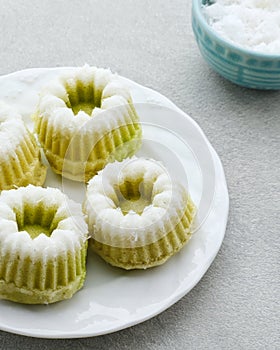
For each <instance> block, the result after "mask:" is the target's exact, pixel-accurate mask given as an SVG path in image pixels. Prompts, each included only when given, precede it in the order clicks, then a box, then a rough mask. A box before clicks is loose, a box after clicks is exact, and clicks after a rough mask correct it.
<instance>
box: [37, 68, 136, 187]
mask: <svg viewBox="0 0 280 350" xmlns="http://www.w3.org/2000/svg"><path fill="white" fill-rule="evenodd" d="M34 120H35V131H36V133H37V134H38V139H39V141H40V143H41V145H42V147H43V149H44V152H45V155H46V157H47V159H48V161H49V163H50V166H51V167H52V169H53V170H54V171H55V172H56V173H58V174H62V176H64V177H66V178H69V179H72V180H76V181H84V182H87V181H88V180H89V179H90V178H91V177H92V176H93V175H95V174H96V173H97V171H99V170H100V169H102V168H103V167H104V166H105V165H106V164H107V163H108V162H112V161H115V160H118V161H121V160H123V159H124V158H126V157H129V156H132V155H133V154H134V153H135V152H136V151H137V150H138V149H139V147H140V145H141V135H142V132H141V125H140V123H139V117H138V115H137V113H136V111H135V108H134V106H133V103H132V98H131V95H130V92H129V90H128V89H127V87H126V86H125V85H124V84H123V83H122V82H121V80H120V78H119V77H118V75H116V74H112V73H111V71H110V70H109V69H101V68H96V67H90V66H87V65H86V66H84V67H79V68H73V69H71V70H69V72H67V73H64V74H63V75H61V76H59V77H58V78H57V79H56V80H54V81H52V82H50V83H49V85H48V86H46V87H45V88H44V89H43V90H42V92H41V94H40V98H39V103H38V107H37V110H36V113H35V114H34Z"/></svg>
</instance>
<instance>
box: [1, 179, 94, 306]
mask: <svg viewBox="0 0 280 350" xmlns="http://www.w3.org/2000/svg"><path fill="white" fill-rule="evenodd" d="M0 212H1V215H0V299H6V300H11V301H15V302H19V303H25V304H48V303H54V302H57V301H60V300H64V299H69V298H71V297H72V296H73V294H74V293H76V292H77V291H78V290H79V289H80V288H81V287H82V286H83V283H84V280H85V275H86V255H87V238H88V229H87V225H86V222H85V219H84V215H83V213H82V209H81V205H80V204H77V203H75V202H73V201H72V200H70V199H68V197H66V195H64V194H63V193H62V192H61V191H60V190H59V189H55V188H42V187H36V186H33V185H29V186H27V187H20V188H18V189H16V190H9V191H2V193H1V195H0Z"/></svg>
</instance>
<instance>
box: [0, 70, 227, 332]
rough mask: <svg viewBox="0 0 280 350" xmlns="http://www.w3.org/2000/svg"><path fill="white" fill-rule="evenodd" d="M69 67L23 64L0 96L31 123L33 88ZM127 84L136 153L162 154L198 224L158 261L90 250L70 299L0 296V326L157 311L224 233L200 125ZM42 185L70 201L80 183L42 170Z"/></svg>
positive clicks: (4, 82) (223, 205) (214, 173)
mask: <svg viewBox="0 0 280 350" xmlns="http://www.w3.org/2000/svg"><path fill="white" fill-rule="evenodd" d="M68 69H72V68H54V69H30V70H25V71H20V72H16V73H13V74H10V75H7V76H2V77H0V100H4V101H6V102H8V103H10V104H12V105H14V106H15V107H16V108H17V110H18V111H19V112H20V113H22V114H23V116H24V118H25V120H26V121H27V123H28V124H29V126H30V127H31V128H32V123H31V121H30V118H29V117H30V114H32V112H33V111H34V107H35V105H36V102H37V100H38V92H39V90H40V88H41V87H42V86H43V85H45V83H46V82H48V81H49V80H50V79H52V78H53V77H55V76H57V74H59V73H61V72H62V71H65V70H68ZM121 79H124V80H125V81H126V83H127V84H128V85H129V87H130V89H131V92H132V96H133V100H134V102H135V104H136V109H137V111H138V114H139V115H140V118H141V121H142V125H143V135H144V137H143V139H144V141H143V147H142V149H141V150H140V152H139V153H138V154H139V155H142V156H146V157H152V158H155V159H157V160H161V161H162V162H163V163H164V164H165V165H166V166H167V168H168V169H169V170H170V172H173V173H174V174H175V175H177V176H178V177H179V178H180V179H181V180H182V181H184V182H185V184H186V185H188V187H189V190H190V193H191V196H192V198H193V199H194V201H195V203H196V205H197V206H198V209H199V210H198V229H197V231H196V232H195V234H194V235H193V237H192V239H191V241H190V242H189V244H188V245H186V246H185V247H184V248H183V249H182V250H181V251H180V252H179V253H178V254H176V255H175V256H173V257H172V258H171V259H170V260H169V261H168V262H166V263H165V264H164V265H162V266H160V267H156V268H153V269H149V270H146V271H130V272H127V271H123V270H121V269H118V268H113V267H111V266H109V265H108V264H106V263H105V262H103V261H102V260H101V259H100V258H99V257H97V256H95V255H94V254H93V253H90V254H89V257H88V267H87V278H86V282H85V286H84V288H83V289H82V290H81V291H79V292H78V293H76V294H75V295H74V297H73V298H72V299H71V300H67V301H63V302H59V303H56V304H52V305H41V306H37V305H31V306H30V305H21V304H16V303H12V302H8V301H4V300H2V301H0V329H1V330H5V331H8V332H13V333H17V334H24V335H28V336H35V337H44V338H78V337H87V336H96V335H101V334H106V333H110V332H114V331H117V330H120V329H123V328H126V327H129V326H132V325H135V324H137V323H140V322H142V321H145V320H147V319H149V318H151V317H153V316H155V315H157V314H159V313H160V312H162V311H164V310H165V309H167V308H168V307H170V306H171V305H172V304H174V303H175V302H176V301H178V300H179V299H180V298H182V297H183V296H184V295H185V294H186V293H188V292H189V291H190V290H191V289H192V288H193V287H194V286H195V285H196V284H197V282H198V281H199V280H200V279H201V277H202V276H203V275H204V273H205V272H206V271H207V269H208V267H209V266H210V264H211V263H212V261H213V259H214V258H215V256H216V254H217V252H218V250H219V248H220V246H221V243H222V241H223V237H224V234H225V229H226V223H227V216H228V203H229V200H228V192H227V186H226V181H225V177H224V172H223V168H222V165H221V162H220V160H219V158H218V156H217V154H216V152H215V151H214V149H213V148H212V146H211V145H210V143H209V142H208V140H207V139H206V137H205V135H204V134H203V132H202V131H201V129H200V128H199V126H198V125H197V124H196V123H195V122H194V121H193V120H192V119H191V118H190V117H189V116H187V115H186V114H185V113H183V112H182V111H181V110H179V109H178V108H177V107H176V106H175V105H174V104H173V103H171V102H170V101H169V100H168V99H167V98H165V97H164V96H162V95H160V94H159V93H157V92H155V91H153V90H151V89H148V88H145V87H143V86H140V85H138V84H136V83H134V82H132V81H130V80H128V79H125V78H121ZM46 185H48V186H57V187H60V188H62V190H63V191H64V192H66V193H67V194H68V195H69V196H70V197H72V198H73V199H75V200H77V201H82V200H83V195H84V190H85V186H84V185H81V184H77V183H74V182H72V181H65V180H63V181H62V180H61V178H60V177H59V176H56V175H54V174H53V173H52V172H51V170H48V175H47V181H46Z"/></svg>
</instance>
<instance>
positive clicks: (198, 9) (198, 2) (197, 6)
mask: <svg viewBox="0 0 280 350" xmlns="http://www.w3.org/2000/svg"><path fill="white" fill-rule="evenodd" d="M202 1H203V0H192V16H193V15H194V14H195V15H196V16H197V17H198V19H199V21H200V23H201V24H202V25H203V27H204V29H205V30H206V31H207V32H209V33H211V35H212V36H213V37H214V38H215V39H216V40H217V41H219V42H220V43H221V44H223V45H226V46H228V47H229V48H231V49H232V50H235V51H239V52H240V53H241V54H242V55H246V56H251V58H253V57H254V58H256V59H263V60H278V61H280V54H278V55H277V54H271V53H267V54H266V53H263V52H259V51H254V50H250V49H246V48H243V47H242V45H238V44H236V45H235V44H234V42H232V41H228V40H227V39H225V38H224V37H222V36H221V35H220V34H218V33H217V32H216V31H215V30H214V29H213V27H211V26H210V25H209V23H208V22H207V20H206V17H205V16H204V15H203V13H202V8H203V6H205V5H203V4H202ZM252 56H253V57H252Z"/></svg>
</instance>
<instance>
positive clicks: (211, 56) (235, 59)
mask: <svg viewBox="0 0 280 350" xmlns="http://www.w3.org/2000/svg"><path fill="white" fill-rule="evenodd" d="M202 2H203V0H193V4H192V27H193V31H194V34H195V38H196V41H197V43H198V47H199V49H200V51H201V54H202V56H203V57H204V59H205V60H206V62H207V63H208V64H209V65H210V66H211V67H212V68H213V69H214V70H215V71H217V72H218V73H219V74H221V75H222V76H223V77H225V78H226V79H228V80H230V81H232V82H233V83H236V84H238V85H242V86H245V87H249V88H254V89H271V90H272V89H274V90H279V89H280V55H278V56H277V55H265V54H261V53H255V52H252V51H249V50H245V49H242V48H238V47H235V46H234V45H233V44H231V43H228V42H227V41H225V40H224V39H223V38H221V37H220V36H219V35H217V34H216V33H215V31H214V30H213V29H212V28H211V26H209V25H208V24H207V21H206V19H205V18H204V15H203V13H202Z"/></svg>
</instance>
